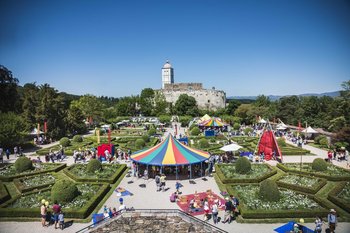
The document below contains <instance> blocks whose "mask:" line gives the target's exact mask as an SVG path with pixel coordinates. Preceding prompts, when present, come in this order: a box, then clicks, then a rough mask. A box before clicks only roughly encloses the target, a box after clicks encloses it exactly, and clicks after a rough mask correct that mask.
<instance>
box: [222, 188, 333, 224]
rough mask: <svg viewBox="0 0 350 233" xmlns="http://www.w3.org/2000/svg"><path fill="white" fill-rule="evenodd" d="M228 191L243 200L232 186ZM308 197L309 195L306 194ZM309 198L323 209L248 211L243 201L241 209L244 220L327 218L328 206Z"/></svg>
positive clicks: (312, 197) (318, 200) (316, 199)
mask: <svg viewBox="0 0 350 233" xmlns="http://www.w3.org/2000/svg"><path fill="white" fill-rule="evenodd" d="M227 191H228V193H229V194H230V195H234V196H236V197H238V199H241V197H240V196H239V195H238V194H237V193H235V191H234V190H233V188H232V187H231V186H227ZM303 194H305V193H303ZM306 195H307V194H306ZM307 196H308V197H309V198H311V199H313V200H314V201H316V202H317V203H318V204H319V205H320V206H321V207H322V208H321V209H318V210H310V209H305V210H293V209H292V210H248V209H246V208H245V204H244V202H243V201H241V202H240V205H239V209H240V213H241V215H242V217H243V218H247V219H267V218H301V217H302V218H314V217H315V216H321V217H326V216H327V214H328V212H329V211H328V206H326V205H324V204H323V203H322V201H320V199H318V198H316V197H314V196H313V195H307Z"/></svg>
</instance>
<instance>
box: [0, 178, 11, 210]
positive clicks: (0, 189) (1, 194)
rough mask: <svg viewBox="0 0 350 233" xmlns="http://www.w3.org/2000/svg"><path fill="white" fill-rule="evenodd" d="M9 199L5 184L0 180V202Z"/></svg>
mask: <svg viewBox="0 0 350 233" xmlns="http://www.w3.org/2000/svg"><path fill="white" fill-rule="evenodd" d="M9 199H11V196H10V194H9V193H8V191H7V189H6V186H5V185H4V184H3V183H2V181H1V180H0V204H1V203H3V202H5V201H7V200H9Z"/></svg>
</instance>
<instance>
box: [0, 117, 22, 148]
mask: <svg viewBox="0 0 350 233" xmlns="http://www.w3.org/2000/svg"><path fill="white" fill-rule="evenodd" d="M0 122H1V124H0V145H1V146H3V147H5V148H6V147H9V146H14V145H17V144H18V143H20V142H21V139H22V137H23V133H22V130H23V127H24V125H23V121H22V118H21V117H20V116H19V115H17V114H15V113H13V112H7V113H0Z"/></svg>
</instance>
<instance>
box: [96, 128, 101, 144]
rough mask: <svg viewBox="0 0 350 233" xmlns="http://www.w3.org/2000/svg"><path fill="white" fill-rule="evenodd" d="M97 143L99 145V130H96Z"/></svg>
mask: <svg viewBox="0 0 350 233" xmlns="http://www.w3.org/2000/svg"><path fill="white" fill-rule="evenodd" d="M96 136H97V143H98V144H100V130H99V129H96Z"/></svg>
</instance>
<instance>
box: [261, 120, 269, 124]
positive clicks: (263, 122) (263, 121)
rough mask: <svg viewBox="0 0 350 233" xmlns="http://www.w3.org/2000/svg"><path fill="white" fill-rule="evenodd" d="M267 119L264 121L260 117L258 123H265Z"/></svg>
mask: <svg viewBox="0 0 350 233" xmlns="http://www.w3.org/2000/svg"><path fill="white" fill-rule="evenodd" d="M266 122H267V121H265V120H264V119H260V120H259V123H262V124H265V123H266Z"/></svg>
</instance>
